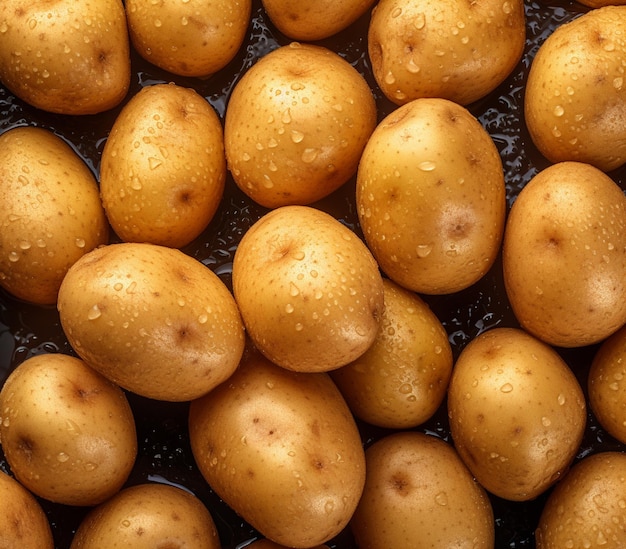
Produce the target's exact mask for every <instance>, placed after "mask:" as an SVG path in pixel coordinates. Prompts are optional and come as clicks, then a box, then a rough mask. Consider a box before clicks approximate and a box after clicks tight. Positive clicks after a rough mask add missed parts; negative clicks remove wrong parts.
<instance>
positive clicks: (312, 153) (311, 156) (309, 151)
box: [292, 133, 319, 164]
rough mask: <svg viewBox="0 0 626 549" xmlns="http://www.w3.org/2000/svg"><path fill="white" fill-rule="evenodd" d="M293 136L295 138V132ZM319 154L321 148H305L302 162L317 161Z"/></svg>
mask: <svg viewBox="0 0 626 549" xmlns="http://www.w3.org/2000/svg"><path fill="white" fill-rule="evenodd" d="M292 138H293V133H292ZM318 154H319V149H313V148H306V149H304V152H303V153H302V162H304V163H305V164H310V163H311V162H314V161H315V159H316V158H317V155H318Z"/></svg>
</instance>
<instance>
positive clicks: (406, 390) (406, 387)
mask: <svg viewBox="0 0 626 549" xmlns="http://www.w3.org/2000/svg"><path fill="white" fill-rule="evenodd" d="M398 391H400V393H402V394H403V395H408V394H410V393H412V392H413V387H411V384H410V383H403V384H402V385H400V387H399V388H398Z"/></svg>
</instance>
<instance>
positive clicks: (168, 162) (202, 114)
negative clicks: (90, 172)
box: [100, 84, 226, 248]
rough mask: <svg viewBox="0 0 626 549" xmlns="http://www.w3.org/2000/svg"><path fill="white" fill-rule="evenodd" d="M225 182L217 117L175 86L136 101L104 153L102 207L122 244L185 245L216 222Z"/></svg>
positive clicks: (147, 91)
mask: <svg viewBox="0 0 626 549" xmlns="http://www.w3.org/2000/svg"><path fill="white" fill-rule="evenodd" d="M225 181H226V159H225V157H224V136H223V130H222V125H221V122H220V120H219V118H218V116H217V114H216V113H215V111H214V110H213V107H211V105H210V104H209V103H208V101H206V100H205V99H204V97H202V96H201V95H199V94H198V93H196V92H195V91H194V90H192V89H190V88H183V87H181V86H177V85H175V84H156V85H153V86H148V87H145V88H142V89H141V91H139V92H138V93H137V94H136V95H134V96H133V98H132V99H131V100H130V101H129V102H128V103H127V104H126V106H125V107H124V109H123V110H122V111H121V112H120V114H119V115H118V117H117V118H116V120H115V122H114V124H113V127H112V128H111V132H110V133H109V137H108V139H107V141H106V144H105V147H104V150H103V151H102V161H101V167H100V192H101V195H102V203H103V205H104V208H105V210H106V213H107V216H108V219H109V221H110V223H111V226H112V228H113V230H114V231H115V232H116V234H117V235H118V236H119V237H120V238H121V239H122V240H124V241H126V242H150V243H152V244H159V245H162V246H169V247H172V248H180V247H182V246H185V245H186V244H189V243H190V242H191V241H192V240H193V239H194V238H196V237H197V236H198V235H199V234H200V233H201V232H202V231H203V230H204V229H205V228H206V226H207V225H208V224H209V222H210V221H211V219H212V218H213V215H214V214H215V211H216V210H217V207H218V206H219V203H220V200H221V198H222V194H223V192H224V183H225Z"/></svg>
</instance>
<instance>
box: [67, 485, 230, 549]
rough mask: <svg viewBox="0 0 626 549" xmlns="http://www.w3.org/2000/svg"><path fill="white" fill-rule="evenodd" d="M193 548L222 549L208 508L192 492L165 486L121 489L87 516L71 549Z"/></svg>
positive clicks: (137, 486) (140, 486)
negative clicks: (128, 548) (114, 548)
mask: <svg viewBox="0 0 626 549" xmlns="http://www.w3.org/2000/svg"><path fill="white" fill-rule="evenodd" d="M105 547H132V548H133V549H152V548H157V547H163V548H166V547H172V548H174V547H181V548H182V547H193V548H194V549H220V547H221V546H220V542H219V538H218V534H217V528H216V527H215V523H214V521H213V517H212V516H211V514H210V512H209V510H208V509H207V508H206V507H205V506H204V504H203V503H202V502H201V501H200V500H199V499H198V498H197V497H196V496H194V495H193V494H192V493H191V492H188V491H187V490H184V489H182V488H178V487H176V486H172V485H168V484H152V483H144V484H136V485H134V486H130V487H128V488H124V489H123V490H121V491H120V492H118V493H117V494H115V495H114V496H113V497H112V498H111V499H109V500H108V501H106V502H104V503H102V504H100V505H99V506H98V507H96V508H95V509H93V510H92V511H91V512H89V513H88V514H87V515H86V517H85V518H84V519H83V521H82V522H81V523H80V525H79V527H78V529H77V531H76V534H75V536H74V538H73V540H72V544H71V546H70V549H103V548H105Z"/></svg>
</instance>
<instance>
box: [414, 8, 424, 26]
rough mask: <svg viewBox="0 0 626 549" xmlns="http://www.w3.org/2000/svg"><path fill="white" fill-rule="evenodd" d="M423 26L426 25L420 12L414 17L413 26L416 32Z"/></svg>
mask: <svg viewBox="0 0 626 549" xmlns="http://www.w3.org/2000/svg"><path fill="white" fill-rule="evenodd" d="M425 25H426V16H425V15H424V14H423V13H422V12H420V13H418V14H417V15H416V16H415V19H413V26H414V27H415V28H416V29H417V30H422V29H423V28H424V26H425Z"/></svg>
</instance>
